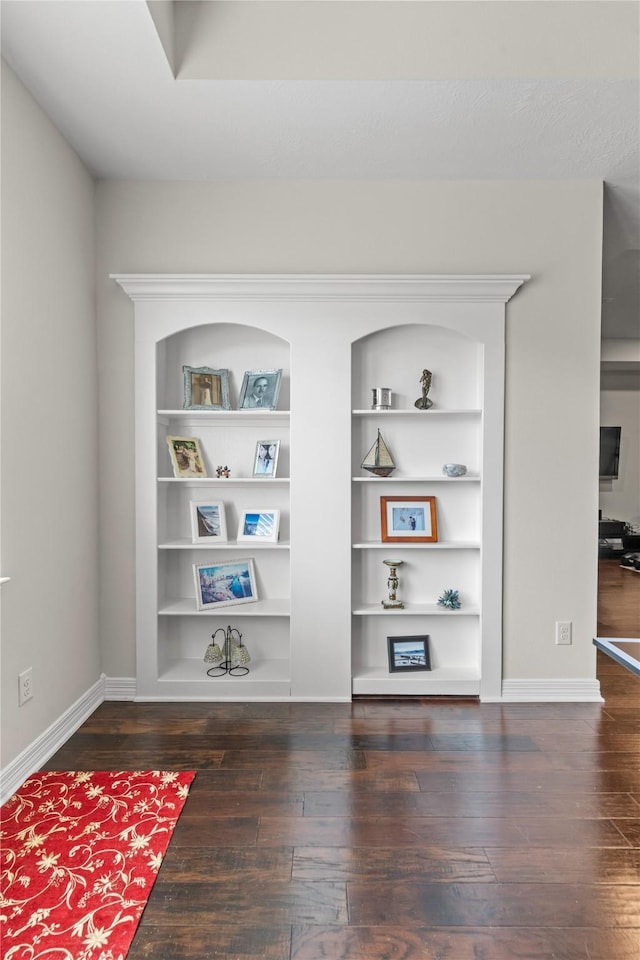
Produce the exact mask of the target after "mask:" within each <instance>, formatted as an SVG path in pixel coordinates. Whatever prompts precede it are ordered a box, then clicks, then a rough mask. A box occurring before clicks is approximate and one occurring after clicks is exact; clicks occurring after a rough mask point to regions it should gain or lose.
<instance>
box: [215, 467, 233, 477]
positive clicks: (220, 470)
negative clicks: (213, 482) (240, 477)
mask: <svg viewBox="0 0 640 960" xmlns="http://www.w3.org/2000/svg"><path fill="white" fill-rule="evenodd" d="M216 476H217V477H218V480H220V479H221V478H224V479H225V480H228V479H229V477H230V476H231V470H229V467H227V466H224V467H216Z"/></svg>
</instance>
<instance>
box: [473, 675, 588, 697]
mask: <svg viewBox="0 0 640 960" xmlns="http://www.w3.org/2000/svg"><path fill="white" fill-rule="evenodd" d="M483 702H484V703H486V702H488V701H485V700H483ZM494 702H496V703H603V702H604V700H603V698H602V695H601V693H600V682H599V681H598V680H503V681H502V696H501V697H499V698H496V699H495V700H494Z"/></svg>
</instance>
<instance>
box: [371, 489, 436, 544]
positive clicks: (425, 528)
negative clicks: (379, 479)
mask: <svg viewBox="0 0 640 960" xmlns="http://www.w3.org/2000/svg"><path fill="white" fill-rule="evenodd" d="M380 519H381V527H382V540H383V541H384V542H385V543H436V542H437V540H438V525H437V520H436V498H435V497H380Z"/></svg>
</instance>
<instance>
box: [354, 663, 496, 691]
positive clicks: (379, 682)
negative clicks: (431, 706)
mask: <svg viewBox="0 0 640 960" xmlns="http://www.w3.org/2000/svg"><path fill="white" fill-rule="evenodd" d="M352 692H353V693H354V694H356V695H357V694H372V695H375V694H382V695H383V694H391V695H394V694H397V695H398V696H403V695H404V696H436V695H439V696H456V695H458V696H478V694H479V693H480V676H479V674H478V672H477V671H475V670H470V669H467V670H465V669H464V668H462V667H460V668H454V667H448V668H446V667H440V668H437V669H435V670H426V671H424V672H423V671H415V672H414V671H408V672H407V673H406V674H403V673H389V671H388V670H387V669H386V668H385V667H365V668H362V669H361V670H358V671H357V672H356V673H355V674H354V676H353V679H352Z"/></svg>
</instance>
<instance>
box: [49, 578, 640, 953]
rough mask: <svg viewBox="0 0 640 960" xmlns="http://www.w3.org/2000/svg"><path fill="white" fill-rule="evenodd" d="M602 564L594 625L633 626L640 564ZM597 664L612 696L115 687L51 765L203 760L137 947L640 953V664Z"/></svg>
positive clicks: (189, 765) (618, 632) (191, 763)
mask: <svg viewBox="0 0 640 960" xmlns="http://www.w3.org/2000/svg"><path fill="white" fill-rule="evenodd" d="M602 578H605V579H607V580H608V586H609V587H610V591H611V592H612V593H615V592H617V599H615V600H610V599H607V600H606V601H603V603H602V605H601V627H602V629H600V630H599V633H600V634H601V635H608V636H634V635H635V636H640V624H638V622H637V619H636V629H635V630H634V632H630V627H631V626H632V625H633V616H634V611H635V616H636V618H638V617H640V574H633V573H631V572H629V571H621V570H620V569H619V567H618V566H617V564H616V565H615V569H614V567H613V565H611V566H610V567H605V569H604V572H602V573H601V584H602V585H604V580H603V579H602ZM609 581H610V582H609ZM634 591H635V592H634ZM623 597H624V602H622V598H623ZM605 627H606V632H605ZM574 642H575V639H574ZM599 675H600V678H601V682H602V690H603V695H604V697H605V703H604V705H601V704H559V703H549V704H504V705H501V704H483V705H480V704H478V703H477V702H474V701H464V700H404V701H401V700H378V701H376V700H358V701H355V702H354V703H353V704H293V703H274V704H267V703H264V704H260V703H244V704H243V703H226V704H225V703H165V704H142V703H140V704H136V703H114V702H110V703H104V704H102V706H101V707H99V709H98V710H96V712H95V713H94V714H93V716H92V717H91V718H90V719H89V720H88V721H87V722H86V723H85V724H84V725H83V726H82V727H81V729H80V730H79V731H78V732H77V733H76V734H75V735H74V736H73V737H72V738H71V739H70V740H69V741H68V743H67V744H65V746H64V747H63V748H62V749H61V750H60V751H59V752H58V753H57V754H56V755H55V756H54V757H53V758H52V759H51V761H50V762H49V763H48V764H47V768H48V769H83V768H84V769H105V768H107V769H114V768H116V769H136V768H137V769H150V768H165V769H196V770H197V771H198V774H197V777H196V779H195V781H194V784H193V786H192V789H191V793H190V795H189V798H188V800H187V803H186V805H185V809H184V812H183V814H182V816H181V818H180V821H179V823H178V826H177V828H176V831H175V833H174V836H173V839H172V841H171V844H170V847H169V850H168V852H167V855H166V857H165V860H164V863H163V865H162V868H161V870H160V873H159V876H158V880H157V882H156V884H155V887H154V889H153V891H152V893H151V897H150V899H149V903H148V905H147V908H146V910H145V912H144V915H143V917H142V921H141V924H140V927H139V928H138V932H137V934H136V937H135V940H134V942H133V945H132V948H131V951H130V953H129V956H128V960H142V958H150V957H152V958H158V960H257V958H260V960H552V958H555V960H638V958H639V957H640V749H639V747H640V710H639V709H638V706H639V704H640V679H639V678H636V677H634V676H633V675H631V674H630V673H628V672H625V671H624V670H623V669H622V668H621V667H619V666H617V665H616V664H615V663H613V662H612V661H610V660H607V659H606V658H605V657H602V658H601V660H600V663H599Z"/></svg>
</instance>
